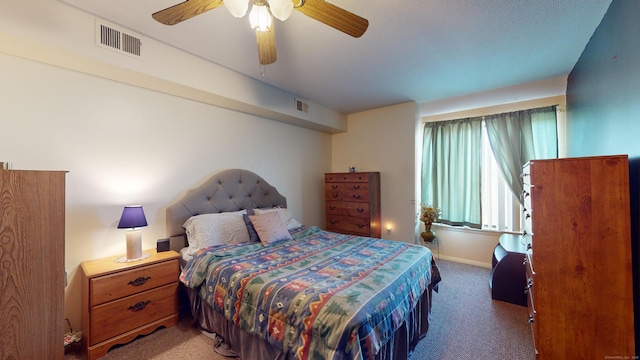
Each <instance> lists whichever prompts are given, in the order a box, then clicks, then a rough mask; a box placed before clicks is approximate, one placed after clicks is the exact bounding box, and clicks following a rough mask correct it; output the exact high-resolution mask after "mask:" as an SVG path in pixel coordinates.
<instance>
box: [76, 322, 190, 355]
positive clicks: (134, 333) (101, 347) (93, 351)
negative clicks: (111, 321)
mask: <svg viewBox="0 0 640 360" xmlns="http://www.w3.org/2000/svg"><path fill="white" fill-rule="evenodd" d="M178 321H179V314H178V313H176V314H172V315H170V316H167V317H165V318H162V319H160V320H156V321H154V322H152V323H150V324H147V325H144V326H142V327H139V328H137V329H134V330H131V331H128V332H126V333H124V334H121V335H118V336H116V337H114V338H111V339H109V340H105V341H103V342H101V343H98V344H96V345H94V346H90V347H89V348H88V349H87V360H95V359H98V358H100V357H103V356H105V355H106V354H107V352H108V351H109V349H111V348H112V347H113V346H115V345H123V344H127V343H129V342H131V341H133V340H134V339H135V338H137V337H138V336H140V335H149V334H151V333H152V332H154V331H155V330H157V329H158V328H160V327H161V326H164V327H166V328H169V327H171V326H175V325H177V324H178Z"/></svg>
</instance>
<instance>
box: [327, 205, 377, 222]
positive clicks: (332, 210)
mask: <svg viewBox="0 0 640 360" xmlns="http://www.w3.org/2000/svg"><path fill="white" fill-rule="evenodd" d="M326 215H327V216H330V215H338V216H351V217H358V218H363V219H367V220H368V219H369V215H370V214H369V203H364V202H344V201H327V211H326Z"/></svg>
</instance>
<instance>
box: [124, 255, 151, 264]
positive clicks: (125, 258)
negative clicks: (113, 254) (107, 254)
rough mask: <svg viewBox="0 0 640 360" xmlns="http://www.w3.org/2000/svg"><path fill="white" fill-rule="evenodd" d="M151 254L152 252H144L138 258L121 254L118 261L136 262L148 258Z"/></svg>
mask: <svg viewBox="0 0 640 360" xmlns="http://www.w3.org/2000/svg"><path fill="white" fill-rule="evenodd" d="M149 256H151V254H142V256H141V257H139V258H137V259H129V258H127V256H126V255H125V256H121V257H119V258H117V259H116V262H117V263H127V262H136V261H140V260H144V259H146V258H148V257H149Z"/></svg>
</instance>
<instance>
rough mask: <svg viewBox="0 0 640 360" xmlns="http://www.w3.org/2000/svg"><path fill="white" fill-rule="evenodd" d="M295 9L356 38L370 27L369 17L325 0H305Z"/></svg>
mask: <svg viewBox="0 0 640 360" xmlns="http://www.w3.org/2000/svg"><path fill="white" fill-rule="evenodd" d="M295 9H296V10H298V11H300V12H301V13H303V14H305V15H307V16H308V17H310V18H312V19H316V20H318V21H320V22H321V23H323V24H325V25H329V26H331V27H332V28H334V29H336V30H340V31H342V32H343V33H345V34H348V35H351V36H353V37H356V38H358V37H360V36H362V34H364V32H365V31H367V28H368V27H369V21H368V20H367V19H365V18H362V17H360V16H358V15H356V14H354V13H351V12H349V11H347V10H345V9H343V8H340V7H337V6H335V5H333V4H330V3H328V2H326V1H324V0H304V1H302V5H301V6H300V7H296V8H295Z"/></svg>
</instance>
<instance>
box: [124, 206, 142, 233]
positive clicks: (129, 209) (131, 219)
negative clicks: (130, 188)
mask: <svg viewBox="0 0 640 360" xmlns="http://www.w3.org/2000/svg"><path fill="white" fill-rule="evenodd" d="M143 226H147V219H146V218H145V217H144V211H143V210H142V205H132V206H125V207H124V210H122V216H121V217H120V222H119V223H118V229H132V228H139V227H143Z"/></svg>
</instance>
